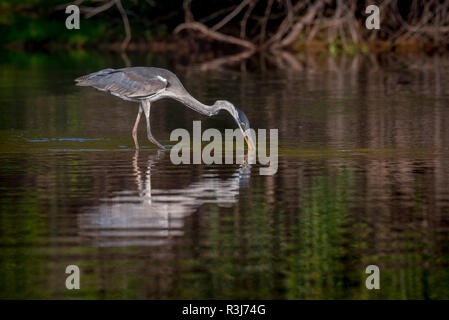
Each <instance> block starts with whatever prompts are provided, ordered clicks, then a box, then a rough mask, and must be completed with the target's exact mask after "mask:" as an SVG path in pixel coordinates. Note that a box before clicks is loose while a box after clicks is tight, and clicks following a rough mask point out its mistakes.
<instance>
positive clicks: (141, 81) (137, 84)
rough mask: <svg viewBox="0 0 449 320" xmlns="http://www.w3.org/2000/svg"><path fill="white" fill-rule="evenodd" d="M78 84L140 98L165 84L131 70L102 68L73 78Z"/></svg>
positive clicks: (157, 90) (127, 96)
mask: <svg viewBox="0 0 449 320" xmlns="http://www.w3.org/2000/svg"><path fill="white" fill-rule="evenodd" d="M75 81H76V82H77V84H76V85H78V86H92V87H94V88H97V89H99V90H102V91H108V92H110V93H112V94H113V95H116V96H119V97H126V98H140V97H146V96H150V95H153V94H155V93H157V92H159V91H160V90H163V89H165V88H166V86H167V80H166V79H164V78H162V77H160V76H156V77H152V78H144V77H142V76H139V75H137V74H135V73H132V72H126V71H120V70H114V69H104V70H100V71H98V72H95V73H91V74H88V75H85V76H82V77H79V78H77V79H75Z"/></svg>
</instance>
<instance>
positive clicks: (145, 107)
mask: <svg viewBox="0 0 449 320" xmlns="http://www.w3.org/2000/svg"><path fill="white" fill-rule="evenodd" d="M141 106H142V109H143V112H144V113H145V118H146V119H147V137H148V140H150V141H151V142H153V143H154V144H155V145H157V146H158V147H159V148H161V149H164V150H165V149H166V148H165V147H164V146H163V145H162V144H160V143H159V141H157V140H156V139H155V138H154V137H153V135H152V134H151V126H150V106H151V104H150V102H149V101H145V100H143V101H142V103H141Z"/></svg>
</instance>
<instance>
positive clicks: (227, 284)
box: [0, 53, 449, 299]
mask: <svg viewBox="0 0 449 320" xmlns="http://www.w3.org/2000/svg"><path fill="white" fill-rule="evenodd" d="M2 57H3V59H2V61H4V62H2V64H1V66H0V105H1V114H0V134H1V140H2V142H1V148H0V193H1V197H0V297H1V298H37V299H48V298H58V299H69V298H99V299H108V298H111V299H125V298H126V299H129V298H137V299H207V298H209V299H335V298H343V299H380V298H384V299H393V298H394V299H429V298H431V299H448V298H449V285H448V284H449V269H448V266H449V188H448V185H449V148H448V147H449V108H448V106H449V85H448V83H449V81H448V80H449V76H448V75H449V60H448V59H447V58H444V57H438V56H435V57H417V58H416V57H413V58H410V59H408V60H407V59H406V58H407V57H400V58H397V57H394V58H390V57H387V58H382V57H380V58H378V57H375V58H373V57H363V56H362V57H355V58H349V57H318V58H312V57H307V58H304V57H302V58H301V57H300V59H299V60H298V61H297V62H296V63H295V65H294V68H293V67H284V68H282V67H281V68H279V67H275V66H273V65H272V66H270V65H268V67H263V68H262V67H260V66H254V62H248V65H247V66H245V68H243V67H242V65H241V64H240V65H239V64H237V65H231V66H228V67H222V68H220V69H213V70H211V69H208V68H201V67H200V66H197V67H192V66H190V67H185V66H181V65H176V64H173V63H170V62H167V61H165V60H164V59H162V58H160V57H158V56H146V57H134V58H132V59H130V60H131V62H132V64H133V65H148V66H149V65H153V66H155V65H157V66H161V67H169V68H171V69H172V70H174V71H175V72H176V73H177V74H179V75H180V78H181V79H182V81H183V83H184V84H185V86H186V88H187V89H188V90H189V91H190V92H191V93H192V94H193V95H194V96H196V97H197V98H198V99H199V100H200V101H202V102H205V103H208V104H212V103H213V102H214V101H215V100H217V99H226V100H230V101H232V102H233V103H234V104H235V105H236V106H238V107H240V108H242V109H243V110H244V111H245V112H246V114H247V116H248V118H249V119H250V121H251V124H252V125H253V126H254V127H255V128H266V129H271V128H277V129H279V144H280V150H279V168H278V172H277V174H275V175H273V176H260V175H259V168H258V166H257V165H253V166H245V165H178V166H177V165H173V164H172V163H171V162H170V157H169V154H168V153H166V152H161V151H158V150H156V148H155V146H153V145H152V144H150V143H149V142H147V141H146V139H145V130H144V127H145V126H144V125H143V123H142V124H141V127H140V131H139V141H140V143H141V145H142V146H143V149H142V150H141V151H140V152H138V153H137V152H135V150H134V149H133V140H132V137H131V129H132V126H133V124H134V120H135V117H136V114H137V106H136V105H135V104H133V103H130V102H125V101H122V100H120V99H118V98H116V97H113V96H109V95H107V94H105V93H103V92H99V91H96V90H95V89H91V88H79V87H75V86H74V85H73V79H74V78H75V77H77V76H79V75H82V74H85V73H89V72H93V71H96V70H99V69H101V68H106V67H123V66H124V61H123V60H121V59H120V57H110V56H104V55H94V54H86V53H76V54H75V53H73V54H70V55H53V56H51V57H50V56H46V55H43V54H33V55H25V54H20V53H17V54H6V53H3V54H2ZM295 59H296V57H295ZM389 59H393V62H391V61H390V63H389V61H388V60H389ZM397 60H403V61H402V62H401V63H400V64H398V63H396V62H395V61H397ZM192 120H201V121H202V126H203V129H205V128H208V127H215V128H218V129H219V130H222V131H224V129H225V128H234V126H235V125H234V123H233V121H232V119H230V118H229V117H228V116H226V115H225V114H220V115H219V116H217V117H215V118H207V117H203V116H201V115H199V114H196V113H194V112H193V111H191V110H190V109H187V108H185V107H183V106H182V105H180V104H179V103H177V102H175V101H160V102H157V103H155V104H154V106H153V108H152V120H151V121H152V126H153V134H154V135H155V136H156V137H157V138H158V139H159V140H160V141H161V142H162V143H164V144H169V143H170V142H169V134H170V132H171V131H172V130H173V129H175V128H186V129H188V130H189V131H191V128H192ZM70 264H76V265H78V266H79V267H80V269H81V290H79V291H69V290H67V289H66V288H65V277H66V276H67V275H66V274H65V268H66V266H67V265H70ZM370 264H375V265H378V266H379V267H380V270H381V289H380V290H372V291H370V290H367V289H366V288H365V279H366V277H367V275H366V274H365V268H366V266H368V265H370Z"/></svg>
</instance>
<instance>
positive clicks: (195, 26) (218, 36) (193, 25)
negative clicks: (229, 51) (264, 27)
mask: <svg viewBox="0 0 449 320" xmlns="http://www.w3.org/2000/svg"><path fill="white" fill-rule="evenodd" d="M184 29H191V30H197V31H200V32H201V33H203V34H204V35H206V36H208V37H210V38H212V39H215V40H217V41H221V42H227V43H232V44H235V45H238V46H241V47H244V48H247V49H250V50H255V49H256V46H255V45H254V44H253V43H251V42H249V41H246V40H243V39H239V38H236V37H233V36H228V35H225V34H223V33H220V32H217V31H213V30H211V29H209V28H208V27H207V26H205V25H204V24H202V23H199V22H190V23H183V24H181V25H179V26H177V27H176V29H175V30H174V33H179V32H180V31H181V30H184Z"/></svg>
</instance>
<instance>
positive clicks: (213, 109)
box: [171, 91, 220, 116]
mask: <svg viewBox="0 0 449 320" xmlns="http://www.w3.org/2000/svg"><path fill="white" fill-rule="evenodd" d="M171 96H172V98H173V99H175V100H178V101H179V102H181V103H183V104H185V105H186V106H187V107H189V108H190V109H193V110H195V111H196V112H199V113H201V114H204V115H206V116H213V115H215V114H217V113H218V111H220V108H219V107H218V106H216V105H211V106H208V105H206V104H204V103H201V102H199V101H198V100H196V99H195V98H194V97H192V95H191V94H190V93H188V92H187V91H184V92H182V93H180V94H172V95H171Z"/></svg>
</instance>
